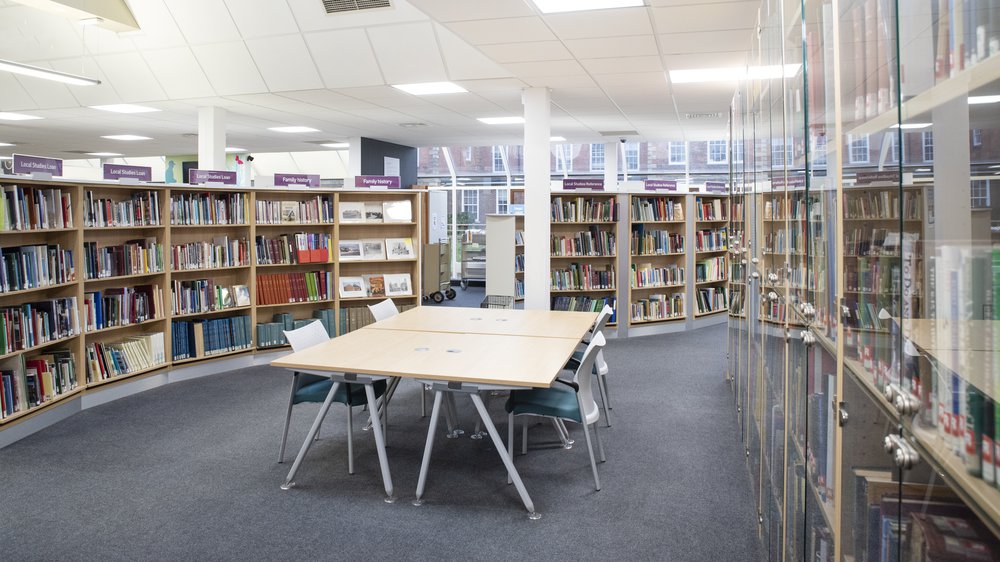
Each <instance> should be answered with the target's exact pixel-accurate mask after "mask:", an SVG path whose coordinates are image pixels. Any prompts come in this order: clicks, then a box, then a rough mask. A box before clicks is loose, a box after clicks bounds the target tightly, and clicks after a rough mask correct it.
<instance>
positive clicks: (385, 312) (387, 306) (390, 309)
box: [368, 299, 399, 322]
mask: <svg viewBox="0 0 1000 562" xmlns="http://www.w3.org/2000/svg"><path fill="white" fill-rule="evenodd" d="M368 310H370V311H372V316H374V317H375V321H376V322H381V321H382V320H385V319H386V318H392V317H393V316H395V315H397V314H399V309H398V308H396V304H395V303H393V302H392V299H385V300H384V301H382V302H380V303H376V304H370V305H368Z"/></svg>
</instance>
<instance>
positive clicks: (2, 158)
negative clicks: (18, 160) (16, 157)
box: [0, 156, 13, 160]
mask: <svg viewBox="0 0 1000 562" xmlns="http://www.w3.org/2000/svg"><path fill="white" fill-rule="evenodd" d="M12 159H13V157H12V156H0V160H12Z"/></svg>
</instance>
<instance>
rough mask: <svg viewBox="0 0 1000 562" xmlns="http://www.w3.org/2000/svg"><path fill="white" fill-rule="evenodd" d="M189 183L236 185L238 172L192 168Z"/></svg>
mask: <svg viewBox="0 0 1000 562" xmlns="http://www.w3.org/2000/svg"><path fill="white" fill-rule="evenodd" d="M188 183H191V184H198V183H219V184H222V185H236V172H230V171H227V170H199V169H197V168H195V169H192V170H191V172H190V173H189V174H188Z"/></svg>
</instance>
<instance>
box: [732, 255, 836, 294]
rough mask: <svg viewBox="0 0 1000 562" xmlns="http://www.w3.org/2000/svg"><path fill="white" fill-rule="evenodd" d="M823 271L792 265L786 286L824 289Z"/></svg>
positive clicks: (810, 289)
mask: <svg viewBox="0 0 1000 562" xmlns="http://www.w3.org/2000/svg"><path fill="white" fill-rule="evenodd" d="M733 263H734V265H733V269H736V266H735V263H736V262H735V261H734V262H733ZM824 273H825V272H824V271H821V270H819V269H818V268H815V267H810V268H806V267H792V268H789V269H788V286H789V287H792V288H796V289H806V290H809V291H818V292H819V291H825V290H826V275H824ZM739 278H740V277H735V276H734V277H730V279H739ZM844 284H845V287H846V286H847V281H846V278H845V282H844Z"/></svg>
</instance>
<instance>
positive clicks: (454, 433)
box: [444, 392, 465, 439]
mask: <svg viewBox="0 0 1000 562" xmlns="http://www.w3.org/2000/svg"><path fill="white" fill-rule="evenodd" d="M444 401H445V402H444V419H445V421H446V422H447V423H448V433H446V434H445V437H447V438H448V439H457V438H459V437H461V436H462V435H464V434H465V431H463V430H462V428H460V427H458V409H456V408H455V395H454V394H452V393H451V392H449V393H448V394H447V396H445V397H444Z"/></svg>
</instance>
